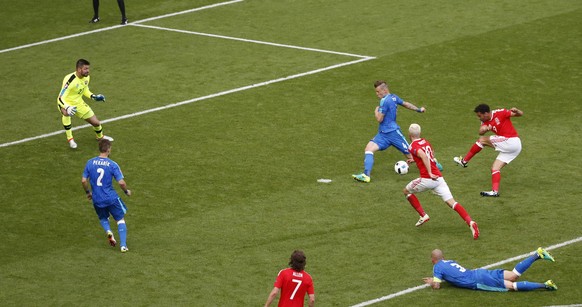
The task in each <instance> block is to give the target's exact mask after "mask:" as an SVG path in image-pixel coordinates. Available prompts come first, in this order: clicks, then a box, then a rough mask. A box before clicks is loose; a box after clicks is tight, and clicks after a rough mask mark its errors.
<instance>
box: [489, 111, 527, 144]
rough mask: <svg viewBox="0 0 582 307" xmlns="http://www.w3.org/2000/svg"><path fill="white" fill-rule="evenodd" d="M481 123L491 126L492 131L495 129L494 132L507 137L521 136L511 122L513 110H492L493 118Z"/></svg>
mask: <svg viewBox="0 0 582 307" xmlns="http://www.w3.org/2000/svg"><path fill="white" fill-rule="evenodd" d="M481 125H482V126H491V131H493V133H495V134H497V135H500V136H504V137H506V138H512V137H518V136H519V135H518V134H517V131H516V130H515V128H514V127H513V124H512V123H511V111H510V110H507V109H497V110H493V111H491V120H488V121H485V122H482V123H481Z"/></svg>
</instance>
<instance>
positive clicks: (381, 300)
mask: <svg viewBox="0 0 582 307" xmlns="http://www.w3.org/2000/svg"><path fill="white" fill-rule="evenodd" d="M581 241H582V237H578V238H576V239H572V240H569V241H565V242H562V243H558V244H554V245H552V246H548V247H546V250H553V249H558V248H560V247H564V246H566V245H570V244H574V243H578V242H581ZM533 253H535V252H529V253H526V254H521V255H519V256H515V257H511V258H507V259H505V260H501V261H499V262H496V263H492V264H488V265H486V266H484V267H481V268H483V269H489V268H492V267H498V266H500V265H503V264H506V263H508V262H512V261H515V260H520V259H524V258H526V257H529V256H530V255H533ZM428 287H429V285H427V284H424V285H420V286H416V287H412V288H408V289H405V290H402V291H399V292H396V293H392V294H390V295H386V296H383V297H379V298H376V299H373V300H369V301H365V302H362V303H359V304H356V305H353V306H351V307H363V306H369V305H372V304H376V303H379V302H383V301H387V300H390V299H393V298H395V297H398V296H402V295H405V294H408V293H412V292H415V291H417V290H421V289H424V288H428Z"/></svg>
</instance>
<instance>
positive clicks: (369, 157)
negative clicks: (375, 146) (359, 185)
mask: <svg viewBox="0 0 582 307" xmlns="http://www.w3.org/2000/svg"><path fill="white" fill-rule="evenodd" d="M372 167H374V152H372V151H366V154H365V155H364V174H366V176H368V177H369V176H370V173H372Z"/></svg>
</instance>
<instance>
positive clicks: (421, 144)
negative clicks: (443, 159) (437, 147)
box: [408, 139, 442, 178]
mask: <svg viewBox="0 0 582 307" xmlns="http://www.w3.org/2000/svg"><path fill="white" fill-rule="evenodd" d="M419 149H422V151H424V153H425V154H426V155H427V156H428V159H429V161H430V171H431V172H432V173H433V174H434V175H437V176H439V177H442V174H441V171H439V168H438V166H437V165H436V162H435V160H434V153H433V150H432V147H431V146H430V143H429V142H428V141H427V140H425V139H416V140H414V141H412V142H411V143H410V146H408V151H410V154H411V155H412V158H413V159H414V163H416V166H417V167H418V170H419V171H420V178H430V176H429V175H428V171H427V169H426V167H425V166H424V162H422V159H421V158H420V157H419V156H418V150H419Z"/></svg>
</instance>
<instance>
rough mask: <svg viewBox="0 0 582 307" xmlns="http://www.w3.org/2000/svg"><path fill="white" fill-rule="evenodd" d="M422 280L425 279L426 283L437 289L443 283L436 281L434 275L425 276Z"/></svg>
mask: <svg viewBox="0 0 582 307" xmlns="http://www.w3.org/2000/svg"><path fill="white" fill-rule="evenodd" d="M422 280H423V281H424V283H426V284H428V285H430V286H431V288H433V289H435V290H436V289H440V288H441V283H440V282H435V281H434V279H433V278H432V277H425V278H423V279H422Z"/></svg>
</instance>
